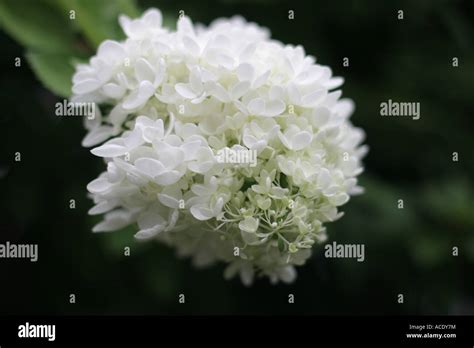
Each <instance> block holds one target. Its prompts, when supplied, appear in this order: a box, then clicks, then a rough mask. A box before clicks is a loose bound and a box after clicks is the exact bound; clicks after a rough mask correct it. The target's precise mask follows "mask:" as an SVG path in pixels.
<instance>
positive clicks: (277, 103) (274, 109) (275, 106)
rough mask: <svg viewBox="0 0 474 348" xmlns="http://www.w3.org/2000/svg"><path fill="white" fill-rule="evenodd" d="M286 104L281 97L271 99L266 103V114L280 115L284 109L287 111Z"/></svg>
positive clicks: (269, 115)
mask: <svg viewBox="0 0 474 348" xmlns="http://www.w3.org/2000/svg"><path fill="white" fill-rule="evenodd" d="M285 109H286V105H285V103H284V102H283V101H281V100H279V99H275V100H269V101H267V102H266V103H265V112H264V114H263V115H264V116H268V117H274V116H277V115H280V114H281V113H282V112H283V111H285Z"/></svg>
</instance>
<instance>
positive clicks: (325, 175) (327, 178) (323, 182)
mask: <svg viewBox="0 0 474 348" xmlns="http://www.w3.org/2000/svg"><path fill="white" fill-rule="evenodd" d="M317 184H318V188H320V189H323V190H324V189H326V188H328V187H329V185H330V184H331V175H330V173H329V170H327V169H326V168H321V171H320V173H319V175H318V182H317Z"/></svg>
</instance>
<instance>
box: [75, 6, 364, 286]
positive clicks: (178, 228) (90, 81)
mask: <svg viewBox="0 0 474 348" xmlns="http://www.w3.org/2000/svg"><path fill="white" fill-rule="evenodd" d="M120 24H121V26H122V28H123V30H124V31H125V33H126V35H127V39H126V40H125V41H124V42H116V41H105V42H103V43H102V44H101V45H100V47H99V49H98V52H97V55H96V56H94V57H92V58H91V60H90V62H89V64H86V65H80V66H78V67H77V71H76V73H75V75H74V77H73V98H72V101H74V102H93V103H97V104H98V105H99V106H100V107H101V109H102V115H99V114H96V117H95V118H94V120H92V121H90V120H87V121H86V128H87V129H88V130H89V133H88V134H87V136H86V137H85V139H84V141H83V145H84V146H86V147H90V146H95V145H98V144H100V143H102V142H104V141H105V140H107V139H109V138H110V139H109V140H108V141H106V142H105V143H103V144H102V145H101V146H98V147H95V148H94V149H92V151H91V152H92V153H93V154H94V155H96V156H99V157H103V158H104V159H105V161H106V163H107V171H105V172H104V173H102V174H101V175H100V176H99V177H98V178H97V179H95V180H94V181H92V182H91V183H90V184H89V185H88V187H87V188H88V190H89V191H90V192H91V194H92V196H93V199H94V202H95V203H96V205H95V206H94V207H93V208H92V209H91V210H90V214H105V218H104V220H103V221H102V222H100V223H99V224H98V225H96V226H95V227H94V231H96V232H100V231H113V230H118V229H121V228H123V227H125V226H128V225H130V224H134V223H137V225H138V232H137V233H136V235H135V237H136V238H137V239H142V240H147V239H158V240H160V241H163V242H165V243H167V244H169V245H170V246H172V247H174V248H176V249H177V251H178V253H179V254H181V255H185V256H192V257H193V258H194V261H195V263H196V264H198V265H207V264H210V263H212V262H214V261H224V262H226V263H228V267H227V269H226V271H225V277H226V278H227V277H232V276H234V275H236V274H240V277H241V279H242V281H243V283H244V284H250V283H251V282H252V280H253V278H254V276H268V277H269V278H270V280H271V281H272V282H276V281H278V280H282V281H284V282H291V281H293V280H294V279H295V276H296V272H295V269H294V265H301V264H303V263H304V262H305V261H306V260H307V259H308V257H309V256H310V254H311V247H312V245H313V244H314V243H315V242H321V241H324V240H325V238H326V236H325V231H326V229H325V227H324V226H323V223H324V222H328V221H334V220H336V219H337V218H339V217H340V216H341V215H342V213H341V212H338V207H339V206H341V205H343V204H344V203H346V202H347V201H348V200H349V195H352V194H356V193H358V192H360V191H361V188H360V187H358V186H357V179H356V176H357V175H358V174H360V173H361V172H362V167H361V161H360V160H361V158H362V156H363V155H364V153H365V152H366V147H365V146H360V144H361V142H362V141H363V138H364V133H363V132H362V131H361V130H360V129H358V128H355V127H353V126H352V124H351V123H350V121H349V116H350V114H351V113H352V111H353V103H352V102H351V101H350V100H346V99H340V96H341V91H339V90H337V91H332V90H334V89H336V88H337V87H339V86H340V85H341V84H342V83H343V80H342V78H336V77H332V72H331V69H330V68H328V67H326V66H322V65H319V64H316V63H315V58H314V57H311V56H307V55H306V54H305V52H304V49H303V48H302V47H301V46H291V45H283V44H282V43H280V42H278V41H275V40H271V39H270V38H269V32H268V30H266V29H264V28H261V27H259V26H257V25H256V24H254V23H248V22H246V21H245V20H243V19H242V18H240V17H234V18H231V19H226V20H223V19H219V20H217V21H215V22H214V23H212V24H211V25H210V26H209V27H203V26H199V25H193V24H192V23H191V21H190V20H189V18H187V17H182V18H180V19H179V20H178V23H177V30H176V31H170V30H167V29H165V28H163V27H162V15H161V13H160V12H159V11H158V10H156V9H151V10H148V11H147V12H146V13H145V14H144V15H143V16H142V17H141V18H139V19H134V20H131V19H129V18H128V17H126V16H122V17H120ZM96 109H98V108H96ZM222 150H227V151H235V152H237V151H255V153H256V163H252V165H250V164H249V163H234V162H232V163H225V162H223V161H218V160H216V154H217V153H218V152H219V151H222Z"/></svg>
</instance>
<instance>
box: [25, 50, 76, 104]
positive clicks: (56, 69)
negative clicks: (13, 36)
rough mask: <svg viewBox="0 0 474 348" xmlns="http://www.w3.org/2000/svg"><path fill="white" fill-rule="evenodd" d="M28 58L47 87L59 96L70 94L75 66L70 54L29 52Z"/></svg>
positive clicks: (37, 75)
mask: <svg viewBox="0 0 474 348" xmlns="http://www.w3.org/2000/svg"><path fill="white" fill-rule="evenodd" d="M26 58H27V59H28V62H29V63H30V66H31V67H32V69H33V71H34V72H35V74H36V77H37V78H38V79H39V80H40V81H41V82H42V83H43V84H44V85H45V86H46V87H47V88H49V89H50V90H51V91H52V92H54V93H55V94H57V95H59V96H62V97H69V96H70V94H71V85H72V74H73V73H74V67H73V66H72V64H71V61H70V57H69V56H67V55H60V54H54V53H36V52H29V53H27V54H26Z"/></svg>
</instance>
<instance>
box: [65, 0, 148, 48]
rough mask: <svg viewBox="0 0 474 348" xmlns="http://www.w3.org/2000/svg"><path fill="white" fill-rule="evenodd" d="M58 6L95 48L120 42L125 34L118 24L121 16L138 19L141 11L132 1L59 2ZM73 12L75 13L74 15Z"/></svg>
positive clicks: (71, 0) (79, 0) (92, 0)
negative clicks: (108, 42) (113, 41)
mask: <svg viewBox="0 0 474 348" xmlns="http://www.w3.org/2000/svg"><path fill="white" fill-rule="evenodd" d="M57 5H58V7H59V8H61V9H62V11H63V12H64V13H67V14H68V16H70V17H69V18H71V15H72V14H73V15H74V19H71V22H72V24H73V25H75V26H76V27H77V28H78V29H79V30H80V31H81V32H82V33H83V34H84V36H85V37H86V39H87V41H88V42H89V43H90V44H91V46H93V47H97V46H98V45H99V44H100V43H101V42H102V41H104V40H107V39H110V40H119V39H122V38H123V37H124V34H123V32H122V30H121V28H120V26H119V24H118V17H119V15H121V14H125V15H128V16H130V17H137V16H138V15H139V11H138V9H137V7H136V5H135V2H134V1H132V0H114V1H98V0H58V2H57ZM71 11H74V12H73V13H72V12H71Z"/></svg>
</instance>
